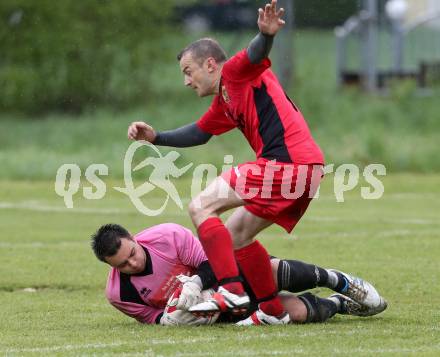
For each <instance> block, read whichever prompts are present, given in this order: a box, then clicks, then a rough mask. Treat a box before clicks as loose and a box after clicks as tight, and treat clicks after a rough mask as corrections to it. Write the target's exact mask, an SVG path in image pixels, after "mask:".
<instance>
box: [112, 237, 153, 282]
mask: <svg viewBox="0 0 440 357" xmlns="http://www.w3.org/2000/svg"><path fill="white" fill-rule="evenodd" d="M146 259H147V256H146V254H145V251H144V250H143V249H142V247H141V246H140V245H139V244H138V243H137V242H136V241H135V240H133V239H127V238H122V239H121V247H120V248H119V250H118V251H117V252H116V254H115V255H112V256H111V257H106V258H105V260H106V261H107V263H109V264H110V265H111V266H112V267H113V268H116V269H118V270H119V271H120V272H121V273H125V274H137V273H140V272H142V271H143V270H144V269H145V263H146Z"/></svg>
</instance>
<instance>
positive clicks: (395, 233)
mask: <svg viewBox="0 0 440 357" xmlns="http://www.w3.org/2000/svg"><path fill="white" fill-rule="evenodd" d="M437 234H438V231H436V230H429V231H422V232H420V231H418V230H416V229H414V231H411V230H388V231H381V232H378V233H375V234H374V237H426V236H435V235H437ZM371 236H372V233H371V232H365V231H355V232H331V233H328V232H321V233H302V234H301V235H300V236H298V235H297V234H291V235H288V234H285V233H281V234H274V233H265V234H264V237H265V238H280V237H283V238H284V239H286V238H287V239H288V240H298V239H314V238H364V237H371ZM86 246H87V247H88V242H68V241H60V242H57V241H54V242H29V243H26V242H0V248H25V249H35V248H45V249H46V248H60V247H61V248H62V247H66V248H70V247H86Z"/></svg>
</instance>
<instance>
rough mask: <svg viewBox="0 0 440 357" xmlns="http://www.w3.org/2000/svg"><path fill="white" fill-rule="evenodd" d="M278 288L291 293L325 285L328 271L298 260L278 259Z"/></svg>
mask: <svg viewBox="0 0 440 357" xmlns="http://www.w3.org/2000/svg"><path fill="white" fill-rule="evenodd" d="M277 277H278V279H277V280H278V290H287V291H290V292H292V293H295V292H300V291H304V290H307V289H313V288H316V287H317V286H327V279H328V273H327V271H326V270H325V269H323V268H320V267H318V266H316V265H313V264H307V263H304V262H301V261H299V260H285V259H283V260H280V264H279V266H278V271H277Z"/></svg>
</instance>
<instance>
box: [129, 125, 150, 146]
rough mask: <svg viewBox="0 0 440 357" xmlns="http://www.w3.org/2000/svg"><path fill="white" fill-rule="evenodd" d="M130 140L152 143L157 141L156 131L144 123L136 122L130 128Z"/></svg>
mask: <svg viewBox="0 0 440 357" xmlns="http://www.w3.org/2000/svg"><path fill="white" fill-rule="evenodd" d="M127 135H128V138H129V139H130V140H145V141H148V142H150V143H152V142H153V141H154V140H155V139H156V131H155V130H154V129H153V127H151V126H149V125H148V124H146V123H144V122H142V121H135V122H133V123H131V124H130V126H129V127H128V134H127Z"/></svg>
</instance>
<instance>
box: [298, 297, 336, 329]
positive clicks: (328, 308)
mask: <svg viewBox="0 0 440 357" xmlns="http://www.w3.org/2000/svg"><path fill="white" fill-rule="evenodd" d="M298 298H300V299H301V301H302V302H303V303H304V305H306V308H307V320H306V323H307V322H325V321H327V320H328V319H329V318H330V317H332V316H334V315H335V314H336V313H337V312H338V307H337V306H336V304H335V302H333V301H331V300H328V299H322V298H320V297H318V296H315V295H313V294H311V293H305V294H302V295H299V296H298Z"/></svg>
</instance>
